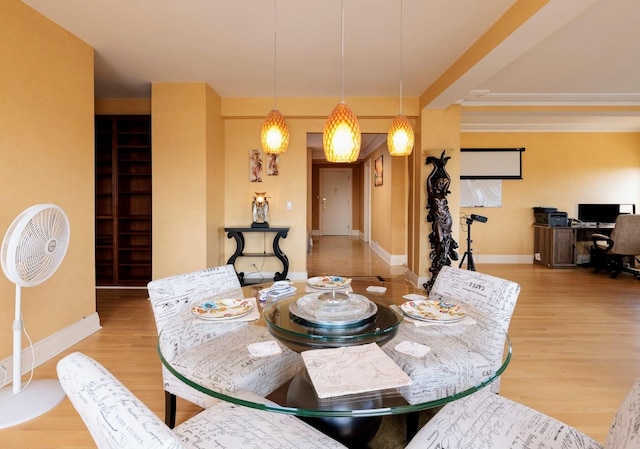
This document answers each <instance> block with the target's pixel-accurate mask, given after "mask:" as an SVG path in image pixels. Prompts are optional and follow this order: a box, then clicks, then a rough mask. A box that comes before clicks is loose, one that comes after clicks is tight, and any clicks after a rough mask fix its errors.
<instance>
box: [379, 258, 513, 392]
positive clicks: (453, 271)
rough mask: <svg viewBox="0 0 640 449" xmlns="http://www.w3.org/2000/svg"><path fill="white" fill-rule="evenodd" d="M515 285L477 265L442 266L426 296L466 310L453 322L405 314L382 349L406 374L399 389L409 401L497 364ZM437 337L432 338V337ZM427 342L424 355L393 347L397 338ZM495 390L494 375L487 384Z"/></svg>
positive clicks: (464, 384) (475, 379) (457, 387)
mask: <svg viewBox="0 0 640 449" xmlns="http://www.w3.org/2000/svg"><path fill="white" fill-rule="evenodd" d="M519 294H520V286H519V285H518V284H517V283H515V282H512V281H508V280H505V279H501V278H498V277H494V276H490V275H487V274H484V273H479V272H477V271H469V270H462V269H459V268H455V267H450V266H445V267H443V268H442V269H441V270H440V273H439V274H438V277H437V278H436V281H435V283H434V284H433V287H432V289H431V292H430V293H429V299H442V300H444V301H448V302H453V303H456V304H460V305H462V306H463V307H464V309H465V311H466V317H465V319H464V320H462V321H460V322H457V323H443V324H438V323H418V324H424V325H419V326H418V325H416V324H415V323H413V322H409V320H405V321H403V322H402V324H401V325H400V330H399V331H398V334H397V335H396V336H395V337H394V338H393V340H391V341H389V342H388V343H387V344H385V346H384V348H383V349H384V351H385V352H387V354H388V355H389V356H390V357H391V358H392V359H393V360H394V361H395V362H396V363H397V364H398V365H399V366H400V367H401V368H402V369H404V371H405V372H406V373H407V374H409V377H411V380H412V384H411V385H409V386H407V387H402V388H401V389H400V392H401V393H402V395H403V396H404V398H405V399H406V400H407V402H409V403H410V404H416V403H420V402H426V401H433V400H437V399H441V398H444V397H447V396H450V395H451V394H454V393H456V392H459V391H463V390H466V389H468V388H470V387H473V386H475V385H477V384H479V383H480V380H481V379H486V377H487V374H490V373H492V372H496V370H497V369H498V368H499V367H500V366H501V365H502V362H503V353H504V347H505V342H506V339H507V330H508V329H509V323H510V321H511V316H512V315H513V310H514V309H515V305H516V301H517V299H518V295H519ZM434 337H437V338H434ZM405 340H408V341H414V342H417V343H420V344H423V345H425V346H428V347H429V349H430V351H429V352H428V353H427V354H426V355H424V356H423V357H420V358H418V357H414V356H411V355H408V354H405V353H402V352H398V351H396V350H395V349H394V347H395V346H396V345H397V344H398V343H400V342H402V341H405ZM490 388H491V391H493V392H495V393H497V392H498V391H499V388H500V387H499V379H498V380H496V381H494V383H493V384H492V385H491V386H490Z"/></svg>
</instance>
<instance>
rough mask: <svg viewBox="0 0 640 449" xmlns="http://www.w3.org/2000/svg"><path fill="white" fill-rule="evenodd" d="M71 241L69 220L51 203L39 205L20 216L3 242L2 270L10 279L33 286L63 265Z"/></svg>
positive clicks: (21, 284) (25, 285) (10, 227)
mask: <svg viewBox="0 0 640 449" xmlns="http://www.w3.org/2000/svg"><path fill="white" fill-rule="evenodd" d="M68 244H69V221H68V219H67V216H66V214H65V213H64V211H63V210H62V209H61V208H60V207H58V206H56V205H52V204H48V205H36V206H32V207H30V208H29V209H27V210H25V211H24V212H23V213H21V214H20V215H18V217H17V218H16V219H15V220H14V222H13V223H12V224H11V226H9V229H8V230H7V233H6V234H5V238H4V241H3V243H2V259H1V260H2V269H3V271H4V273H5V275H6V276H7V278H9V280H11V282H13V283H15V284H17V285H20V286H22V287H33V286H36V285H38V284H40V283H42V282H44V281H45V280H47V279H48V278H49V277H50V276H51V275H52V274H53V273H54V272H55V271H56V270H57V268H58V267H59V266H60V263H61V262H62V259H63V258H64V256H65V254H66V251H67V247H68Z"/></svg>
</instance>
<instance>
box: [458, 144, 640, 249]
mask: <svg viewBox="0 0 640 449" xmlns="http://www.w3.org/2000/svg"><path fill="white" fill-rule="evenodd" d="M461 142H462V147H463V148H520V147H524V148H525V151H524V153H522V173H523V179H522V180H504V181H503V182H502V207H500V208H486V207H485V208H461V209H460V213H461V214H471V213H475V214H479V215H484V216H486V217H488V218H489V220H488V222H487V223H474V224H473V225H472V227H473V230H472V239H473V245H472V248H473V253H474V256H477V258H478V259H481V257H482V255H496V254H498V255H531V257H532V260H533V229H532V226H531V225H532V223H533V221H534V217H533V210H532V208H533V207H536V206H550V207H557V208H558V210H560V211H565V212H567V213H568V214H569V216H570V217H576V215H577V204H578V203H634V204H636V206H637V207H640V133H563V132H560V133H463V134H462V137H461ZM637 212H638V213H640V210H638V211H637ZM461 235H462V238H464V239H466V235H464V234H461ZM461 246H462V247H464V248H463V251H465V250H466V242H465V243H464V244H463V245H461Z"/></svg>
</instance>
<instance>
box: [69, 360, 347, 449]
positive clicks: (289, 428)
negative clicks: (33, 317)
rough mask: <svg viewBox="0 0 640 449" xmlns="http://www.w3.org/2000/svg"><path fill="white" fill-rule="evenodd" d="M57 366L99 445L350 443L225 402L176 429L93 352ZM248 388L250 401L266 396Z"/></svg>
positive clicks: (157, 448)
mask: <svg viewBox="0 0 640 449" xmlns="http://www.w3.org/2000/svg"><path fill="white" fill-rule="evenodd" d="M57 371H58V378H59V379H60V384H61V385H62V388H63V389H64V391H65V393H66V394H67V396H68V397H69V399H70V400H71V403H72V404H73V406H74V407H75V409H76V410H77V412H78V414H79V415H80V417H81V418H82V420H83V421H84V423H85V425H86V426H87V429H88V430H89V433H91V436H92V437H93V440H94V441H95V443H96V446H97V447H98V448H99V449H122V448H127V449H134V448H135V449H214V448H215V449H225V448H226V449H236V448H270V449H291V448H305V449H330V448H344V446H343V445H342V444H340V443H338V442H336V441H334V440H333V439H331V438H329V437H328V436H326V435H324V434H323V433H321V432H320V431H319V430H316V429H314V428H313V427H311V426H310V425H308V424H306V423H305V422H303V421H301V420H300V419H298V418H296V417H294V416H290V415H284V414H280V413H272V412H267V411H263V410H256V409H251V408H246V407H243V406H238V405H235V404H231V403H228V402H223V401H219V402H217V403H216V405H214V406H212V407H210V408H208V409H206V410H204V411H202V412H200V413H198V414H197V415H195V416H193V417H192V418H189V419H188V420H186V421H185V422H183V423H182V424H180V425H179V426H177V427H176V428H175V429H173V430H172V429H170V428H169V427H168V426H167V425H166V424H164V423H163V422H162V421H161V420H160V419H159V418H158V416H156V415H155V414H154V413H153V412H152V411H151V410H150V409H149V408H148V407H147V406H146V405H145V404H144V403H143V402H142V401H140V400H139V399H138V398H137V397H136V396H135V395H134V394H133V393H132V392H131V391H130V390H129V389H128V388H127V387H125V386H124V385H123V384H122V383H121V382H120V381H119V380H118V379H117V378H116V377H115V376H114V375H113V374H112V373H111V372H109V371H108V370H107V369H106V368H105V367H104V366H102V365H101V364H100V363H99V362H97V361H96V360H94V359H92V358H91V357H89V356H87V355H85V354H82V353H80V352H74V353H72V354H69V355H67V356H65V357H64V358H62V359H61V360H60V361H59V362H58V365H57ZM243 393H244V394H245V397H246V398H247V399H249V400H261V398H255V397H254V396H255V395H254V394H253V393H250V392H243ZM265 401H266V400H265Z"/></svg>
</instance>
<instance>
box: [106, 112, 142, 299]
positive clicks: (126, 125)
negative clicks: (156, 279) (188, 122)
mask: <svg viewBox="0 0 640 449" xmlns="http://www.w3.org/2000/svg"><path fill="white" fill-rule="evenodd" d="M95 134H96V155H95V164H96V167H95V182H96V191H95V195H96V200H95V201H96V203H95V208H96V211H95V213H96V225H95V228H96V231H95V232H96V236H95V237H96V241H95V245H96V246H95V251H96V285H97V286H146V284H147V283H148V282H149V281H150V280H151V117H150V116H149V115H133V116H120V115H118V116H111V115H97V116H96V120H95Z"/></svg>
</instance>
